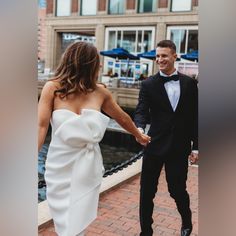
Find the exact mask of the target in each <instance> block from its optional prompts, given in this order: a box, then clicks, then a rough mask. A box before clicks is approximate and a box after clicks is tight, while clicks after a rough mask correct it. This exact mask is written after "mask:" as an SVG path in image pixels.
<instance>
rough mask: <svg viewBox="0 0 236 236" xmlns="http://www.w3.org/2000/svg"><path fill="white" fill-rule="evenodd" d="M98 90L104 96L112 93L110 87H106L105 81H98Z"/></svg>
mask: <svg viewBox="0 0 236 236" xmlns="http://www.w3.org/2000/svg"><path fill="white" fill-rule="evenodd" d="M97 91H98V92H99V93H101V94H103V96H105V97H107V96H109V95H110V94H111V92H110V91H109V89H108V88H107V87H106V85H105V84H103V83H98V84H97Z"/></svg>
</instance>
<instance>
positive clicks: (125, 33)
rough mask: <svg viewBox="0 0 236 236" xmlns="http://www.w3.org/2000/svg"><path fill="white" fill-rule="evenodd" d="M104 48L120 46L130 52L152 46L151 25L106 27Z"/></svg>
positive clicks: (152, 32) (137, 51) (136, 51)
mask: <svg viewBox="0 0 236 236" xmlns="http://www.w3.org/2000/svg"><path fill="white" fill-rule="evenodd" d="M106 30H107V33H106V49H108V50H111V49H113V48H119V47H122V48H124V49H126V50H128V51H129V52H131V53H141V52H144V51H145V52H146V51H149V50H152V49H153V48H154V44H153V43H152V42H154V28H153V27H139V28H137V27H135V28H134V27H129V28H122V27H120V28H107V29H106Z"/></svg>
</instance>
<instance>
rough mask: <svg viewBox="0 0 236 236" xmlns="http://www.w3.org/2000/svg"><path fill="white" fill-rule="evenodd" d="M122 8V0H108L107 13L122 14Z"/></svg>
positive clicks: (123, 4) (123, 6)
mask: <svg viewBox="0 0 236 236" xmlns="http://www.w3.org/2000/svg"><path fill="white" fill-rule="evenodd" d="M124 10H125V1H124V0H109V14H123V13H124Z"/></svg>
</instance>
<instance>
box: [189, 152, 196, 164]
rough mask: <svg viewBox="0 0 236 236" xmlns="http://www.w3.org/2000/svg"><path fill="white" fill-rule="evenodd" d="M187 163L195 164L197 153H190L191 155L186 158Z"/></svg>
mask: <svg viewBox="0 0 236 236" xmlns="http://www.w3.org/2000/svg"><path fill="white" fill-rule="evenodd" d="M188 158H189V162H190V164H191V165H193V164H195V163H196V162H197V161H198V153H195V152H191V154H190V155H189V156H188Z"/></svg>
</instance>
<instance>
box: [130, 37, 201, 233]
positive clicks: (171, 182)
mask: <svg viewBox="0 0 236 236" xmlns="http://www.w3.org/2000/svg"><path fill="white" fill-rule="evenodd" d="M176 58H177V55H176V46H175V44H174V43H173V42H172V41H170V40H163V41H161V42H159V43H158V44H157V48H156V62H157V64H158V65H159V70H160V71H159V72H158V73H157V74H155V75H154V76H151V77H149V78H148V79H147V80H145V81H143V82H142V86H141V89H140V94H139V102H138V105H137V108H136V112H135V117H134V122H135V124H136V126H137V127H139V129H140V132H143V131H144V129H145V127H146V124H147V123H148V122H149V121H150V124H151V126H150V129H149V132H148V135H149V136H151V143H149V144H148V145H147V146H146V148H145V152H144V157H143V165H142V174H141V189H140V224H141V233H140V236H151V235H153V230H152V226H151V225H152V223H153V219H152V214H153V207H154V204H153V199H154V197H155V194H156V192H157V185H158V178H159V176H160V172H161V169H162V167H163V166H164V168H165V173H166V181H167V184H168V191H169V193H170V196H171V197H172V198H174V200H175V202H176V206H177V209H178V211H179V213H180V215H181V218H182V227H181V229H180V233H181V236H188V235H190V234H191V232H192V220H191V218H192V213H191V210H190V207H189V205H190V203H189V195H188V192H187V191H186V180H187V172H188V159H189V160H190V163H191V164H194V163H195V162H196V161H197V160H198V140H197V135H198V134H197V133H198V91H197V90H198V89H197V84H196V82H195V80H194V79H192V78H190V77H188V76H186V75H184V74H181V73H179V72H178V71H177V70H176V69H175V67H174V63H175V60H176Z"/></svg>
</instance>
